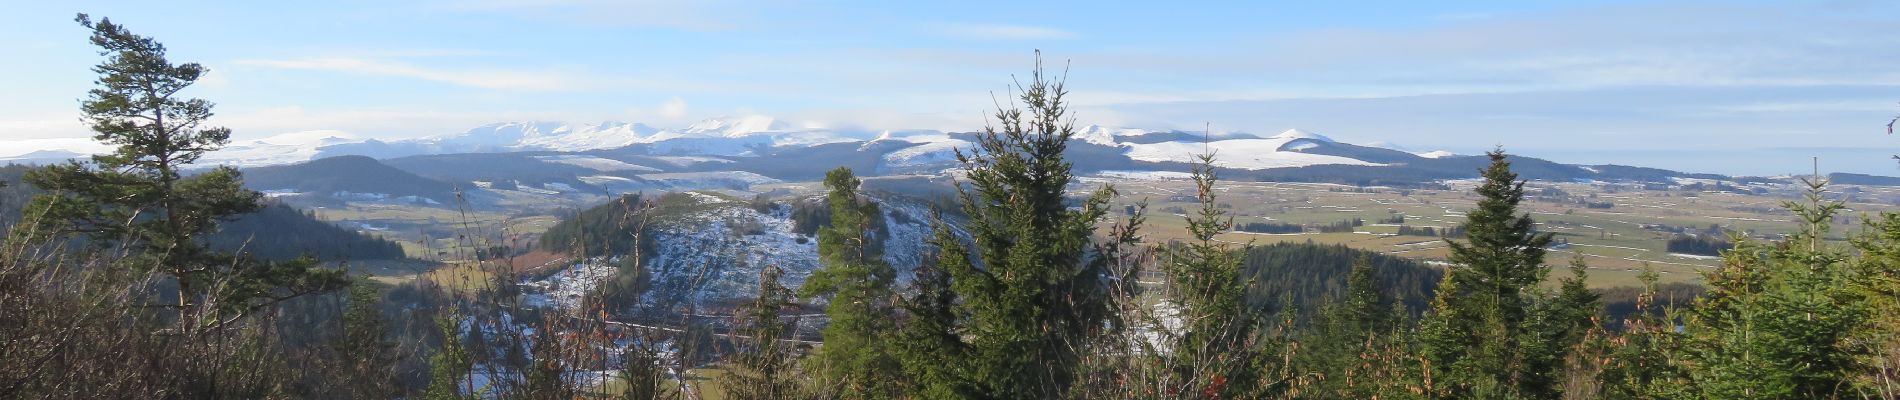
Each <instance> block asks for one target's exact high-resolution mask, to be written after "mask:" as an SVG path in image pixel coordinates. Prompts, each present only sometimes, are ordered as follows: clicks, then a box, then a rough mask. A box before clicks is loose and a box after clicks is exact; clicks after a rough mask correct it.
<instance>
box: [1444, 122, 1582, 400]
mask: <svg viewBox="0 0 1900 400" xmlns="http://www.w3.org/2000/svg"><path fill="white" fill-rule="evenodd" d="M1487 155H1488V156H1489V157H1490V158H1491V166H1490V167H1488V168H1486V169H1485V170H1484V171H1483V172H1482V175H1483V176H1484V183H1483V184H1482V185H1480V186H1479V187H1478V189H1477V192H1478V195H1479V196H1480V197H1481V198H1480V199H1479V200H1478V204H1477V206H1476V207H1475V208H1473V209H1472V210H1471V211H1469V212H1468V213H1466V221H1465V224H1464V225H1463V228H1464V230H1465V239H1466V241H1467V242H1465V243H1460V242H1458V241H1451V240H1447V241H1446V242H1447V243H1449V245H1450V247H1451V262H1452V263H1453V264H1456V265H1457V266H1455V267H1452V268H1450V270H1449V271H1447V274H1446V277H1445V281H1446V283H1445V284H1443V285H1440V287H1439V289H1438V290H1439V291H1440V292H1441V295H1440V296H1439V297H1438V299H1439V302H1438V303H1439V304H1436V306H1441V307H1444V308H1445V309H1440V310H1436V311H1435V312H1434V313H1433V316H1432V317H1433V318H1437V319H1438V320H1435V321H1428V324H1429V325H1432V326H1431V329H1433V330H1436V331H1435V332H1431V333H1428V335H1430V336H1432V337H1428V338H1426V339H1427V341H1428V342H1429V345H1428V346H1429V347H1430V348H1431V351H1430V352H1429V353H1428V355H1429V356H1431V357H1433V359H1432V360H1431V362H1432V364H1433V367H1434V368H1437V369H1438V371H1437V372H1438V377H1439V378H1440V379H1441V381H1440V382H1438V384H1439V387H1441V388H1443V389H1445V390H1447V392H1446V393H1447V394H1449V395H1451V396H1454V397H1500V396H1501V397H1539V398H1547V397H1555V390H1557V389H1556V383H1555V381H1553V380H1550V378H1552V377H1554V376H1555V373H1554V371H1549V370H1545V369H1541V368H1546V367H1544V366H1534V365H1531V364H1532V363H1531V362H1530V361H1532V360H1529V359H1528V358H1530V357H1535V356H1538V355H1536V354H1530V353H1531V352H1533V351H1536V350H1531V349H1526V348H1525V347H1524V345H1525V344H1526V342H1527V341H1535V340H1536V337H1535V335H1534V334H1533V332H1530V331H1529V329H1527V328H1528V326H1529V325H1528V324H1527V321H1528V320H1529V319H1530V318H1531V317H1532V315H1531V309H1532V306H1533V302H1535V301H1537V300H1538V297H1539V296H1538V293H1537V291H1536V285H1537V284H1538V283H1539V282H1542V281H1543V280H1544V278H1545V277H1546V276H1548V275H1549V273H1550V267H1548V266H1546V265H1544V253H1545V247H1547V246H1549V245H1550V242H1551V235H1550V234H1548V233H1539V232H1536V231H1535V229H1534V228H1535V225H1534V223H1533V221H1532V220H1531V218H1530V216H1529V215H1528V214H1525V215H1519V214H1518V212H1517V205H1518V203H1519V202H1521V201H1523V199H1524V182H1522V181H1518V180H1517V174H1516V173H1512V172H1511V164H1510V162H1509V161H1507V156H1506V155H1505V154H1504V151H1502V150H1496V151H1492V152H1490V153H1488V154H1487ZM1447 288H1451V289H1449V290H1450V291H1449V292H1448V289H1447ZM1446 292H1448V293H1446ZM1540 350H1541V349H1540Z"/></svg>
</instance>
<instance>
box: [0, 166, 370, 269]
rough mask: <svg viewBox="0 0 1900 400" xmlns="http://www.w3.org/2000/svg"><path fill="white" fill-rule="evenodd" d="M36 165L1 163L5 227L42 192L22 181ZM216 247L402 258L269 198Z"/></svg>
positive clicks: (0, 211)
mask: <svg viewBox="0 0 1900 400" xmlns="http://www.w3.org/2000/svg"><path fill="white" fill-rule="evenodd" d="M32 169H33V167H27V166H20V165H7V166H0V182H6V186H5V187H0V230H4V228H7V227H11V226H13V225H14V224H15V223H18V222H19V221H20V218H21V215H20V214H21V209H22V208H23V207H24V206H25V205H26V203H27V202H29V201H31V200H32V199H33V196H35V195H38V194H40V193H42V192H41V191H40V190H39V189H38V188H35V187H33V185H30V184H27V183H25V182H21V181H20V177H21V175H24V174H25V173H26V171H30V170H32ZM207 240H208V241H209V243H211V245H212V246H213V247H215V248H218V249H220V250H226V251H237V250H239V249H240V248H241V249H242V250H243V251H244V252H246V253H250V254H251V255H253V256H256V257H259V258H263V259H270V260H285V259H290V258H295V257H297V256H300V255H304V254H309V255H312V256H316V257H318V258H319V259H322V260H325V261H331V260H393V259H400V258H403V252H402V246H400V245H397V244H396V243H395V242H391V241H388V240H383V239H381V238H377V237H375V236H371V235H368V234H364V233H360V232H356V231H351V230H348V229H344V228H342V227H338V226H336V225H332V224H330V223H328V222H323V221H320V220H317V219H316V218H315V217H312V216H310V215H308V214H305V213H304V212H303V211H299V210H297V209H295V208H291V207H290V206H286V205H283V204H274V203H273V204H270V205H269V206H266V207H264V209H262V210H259V211H258V212H256V213H252V214H249V215H245V216H242V217H239V218H237V219H235V220H232V221H228V222H225V223H224V224H223V226H222V227H221V229H220V230H219V231H218V232H217V233H215V234H212V235H211V236H210V237H208V238H207Z"/></svg>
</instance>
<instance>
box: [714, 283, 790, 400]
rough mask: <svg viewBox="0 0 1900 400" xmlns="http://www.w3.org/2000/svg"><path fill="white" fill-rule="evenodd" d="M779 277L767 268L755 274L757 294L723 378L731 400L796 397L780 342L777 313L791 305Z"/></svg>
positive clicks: (785, 351) (787, 355)
mask: <svg viewBox="0 0 1900 400" xmlns="http://www.w3.org/2000/svg"><path fill="white" fill-rule="evenodd" d="M781 274H784V271H782V270H780V269H779V268H778V267H775V266H771V265H767V266H765V268H763V269H762V270H761V271H760V272H759V295H758V297H756V298H754V299H753V301H752V304H750V305H749V306H748V307H746V312H747V315H746V318H745V320H744V321H742V322H743V323H744V328H743V336H744V337H743V338H738V339H737V341H738V343H735V345H736V346H738V349H737V353H736V354H734V355H733V358H734V359H733V362H732V366H733V368H732V369H731V370H730V372H731V374H729V375H727V377H729V378H730V380H731V381H730V383H727V384H726V385H725V387H726V392H727V394H728V395H730V397H732V398H736V399H757V400H765V399H786V398H794V397H795V396H796V395H797V394H798V393H797V385H796V383H797V381H796V380H794V377H793V372H794V371H793V370H792V358H791V354H790V352H789V350H790V349H788V348H786V346H785V345H784V343H781V341H780V340H781V339H782V338H783V337H784V336H785V334H786V333H787V332H786V328H787V327H786V326H785V322H784V321H782V320H780V318H779V310H780V309H782V308H784V307H785V306H787V305H790V304H791V302H792V293H791V291H790V290H789V289H786V288H785V286H784V285H782V284H780V283H779V276H780V275H781Z"/></svg>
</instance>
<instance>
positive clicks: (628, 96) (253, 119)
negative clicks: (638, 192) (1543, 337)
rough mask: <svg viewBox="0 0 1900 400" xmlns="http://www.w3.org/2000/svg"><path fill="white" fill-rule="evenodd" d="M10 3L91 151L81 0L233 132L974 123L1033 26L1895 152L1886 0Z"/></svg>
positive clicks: (1521, 112)
mask: <svg viewBox="0 0 1900 400" xmlns="http://www.w3.org/2000/svg"><path fill="white" fill-rule="evenodd" d="M302 3H304V2H248V1H247V2H196V1H166V2H150V1H129V2H86V1H76V2H17V4H9V5H6V6H5V9H6V10H8V11H7V12H6V13H0V54H6V55H8V56H6V57H0V72H4V75H5V76H6V78H5V79H0V156H8V155H16V154H20V153H25V152H28V151H32V150H38V149H45V148H70V149H84V148H85V146H86V142H87V139H86V138H87V137H88V132H87V130H86V129H85V127H84V126H83V125H81V124H80V123H79V119H78V115H79V112H78V99H79V98H80V97H83V96H84V94H85V92H86V90H88V89H89V88H91V87H92V80H93V79H94V78H95V77H96V76H95V74H93V73H92V72H91V71H90V70H89V68H90V67H91V66H92V65H93V64H96V63H98V62H99V61H100V59H101V58H100V56H99V55H98V53H97V51H96V49H94V48H92V47H91V46H90V45H89V44H88V43H87V41H86V37H87V31H86V30H85V29H84V28H83V27H80V26H79V25H78V24H77V23H75V22H73V16H74V14H75V13H79V12H86V13H89V14H91V15H92V16H93V17H94V18H100V17H106V18H111V19H112V20H113V21H114V22H117V23H120V24H124V25H125V26H127V27H128V28H129V29H131V30H132V31H134V32H136V33H139V34H141V35H146V36H152V37H155V38H157V39H158V40H160V41H161V42H163V43H165V44H166V45H167V47H168V48H169V51H170V52H169V56H170V58H171V59H172V60H173V61H176V62H187V61H188V62H198V63H201V64H203V65H205V66H206V67H208V68H209V69H210V70H211V71H212V72H211V73H210V74H209V75H207V76H206V77H205V78H204V79H202V80H201V81H200V82H198V84H197V85H195V86H194V87H192V88H191V89H189V90H188V91H187V92H186V94H187V95H190V96H194V97H200V98H205V99H208V100H211V101H213V102H216V103H217V104H218V107H217V109H216V110H217V112H218V116H217V117H216V118H215V119H214V120H213V121H212V122H213V123H216V124H220V125H224V126H228V127H230V128H232V129H233V130H234V132H235V133H234V136H235V137H236V138H238V139H246V138H262V137H269V136H275V135H281V134H290V133H310V132H319V133H325V134H328V133H338V132H340V133H345V134H349V135H354V136H358V137H365V138H383V139H393V138H407V137H419V136H426V135H437V134H449V133H456V132H461V131H465V130H468V129H470V128H473V127H476V126H480V125H485V124H489V123H495V122H506V121H521V120H551V121H564V122H572V123H597V122H602V121H625V122H642V123H647V124H649V125H654V126H660V127H685V126H687V125H689V124H691V123H692V122H694V121H698V120H701V119H705V118H711V117H718V116H733V115H753V114H762V115H769V116H773V117H775V118H779V119H780V120H783V121H788V122H792V123H795V124H799V125H806V126H824V127H835V128H851V129H870V130H880V129H940V130H955V131H965V130H975V129H978V128H980V127H982V126H983V123H984V118H985V116H986V114H988V113H990V112H992V111H993V109H994V107H995V105H996V104H997V103H996V101H1007V100H1008V98H1007V96H1008V88H1009V85H1010V84H1011V82H1012V80H1013V79H1020V78H1023V77H1025V76H1026V74H1027V73H1028V72H1029V71H1030V70H1031V68H1032V67H1033V66H1034V63H1035V51H1037V50H1040V51H1041V52H1042V54H1043V58H1044V63H1045V64H1047V67H1048V68H1049V69H1051V70H1054V71H1063V70H1066V71H1067V83H1068V87H1069V89H1070V91H1071V94H1070V99H1071V100H1073V101H1074V102H1075V117H1076V121H1077V123H1078V124H1099V125H1105V126H1115V127H1130V128H1146V129H1191V130H1198V129H1200V128H1202V127H1203V126H1209V125H1211V126H1212V129H1214V130H1216V131H1244V132H1255V133H1263V134H1272V133H1276V132H1279V131H1282V130H1285V129H1289V128H1299V129H1302V130H1306V131H1311V132H1317V133H1321V134H1325V135H1327V136H1329V137H1332V138H1333V139H1335V140H1339V141H1343V142H1349V143H1362V144H1363V143H1371V142H1384V143H1389V144H1393V145H1397V146H1401V147H1403V148H1407V149H1411V150H1414V151H1428V150H1449V151H1452V152H1456V153H1462V154H1476V153H1479V152H1483V151H1485V150H1488V149H1492V148H1494V147H1498V146H1502V147H1503V148H1505V149H1506V150H1509V151H1511V152H1513V153H1518V154H1525V155H1530V156H1536V157H1541V158H1546V159H1551V160H1554V161H1559V162H1567V163H1579V164H1626V165H1640V166H1650V167H1660V168H1669V169H1676V170H1683V171H1691V172H1715V173H1726V174H1746V175H1776V174H1789V173H1805V172H1807V171H1808V170H1809V168H1810V165H1811V157H1820V163H1821V167H1822V169H1823V170H1826V171H1844V172H1858V173H1869V174H1880V175H1890V176H1900V163H1896V161H1895V160H1894V159H1893V158H1892V157H1891V156H1892V155H1893V154H1900V136H1895V135H1889V134H1887V131H1886V127H1885V125H1886V123H1887V121H1888V120H1890V119H1892V118H1893V117H1894V116H1895V115H1896V114H1900V34H1896V33H1900V32H1896V31H1897V30H1900V29H1896V28H1895V27H1894V26H1895V25H1894V24H1893V21H1895V20H1896V19H1900V4H1896V2H1880V1H1819V2H1766V1H1723V2H1673V1H1670V2H1654V1H1588V2H1586V1H1455V2H1421V1H1329V2H1279V1H1236V2H1099V1H1089V2H1053V1H1052V2H1014V1H1012V2H1003V1H994V2H992V1H957V2H942V3H934V4H931V3H926V2H804V1H766V2H750V1H726V0H710V1H693V2H670V1H643V0H622V1H596V0H548V1H531V0H489V1H470V2H446V1H353V0H341V1H329V2H310V3H313V4H302Z"/></svg>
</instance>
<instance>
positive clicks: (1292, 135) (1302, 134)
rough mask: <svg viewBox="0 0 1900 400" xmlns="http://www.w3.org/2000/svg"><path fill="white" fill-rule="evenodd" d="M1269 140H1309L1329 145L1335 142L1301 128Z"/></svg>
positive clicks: (1289, 130)
mask: <svg viewBox="0 0 1900 400" xmlns="http://www.w3.org/2000/svg"><path fill="white" fill-rule="evenodd" d="M1268 139H1281V140H1288V141H1291V140H1295V139H1308V140H1318V141H1322V142H1328V143H1331V142H1332V141H1333V138H1329V137H1326V136H1322V135H1320V134H1317V133H1312V132H1307V131H1303V130H1300V129H1299V128H1293V129H1288V130H1286V131H1285V132H1280V134H1278V135H1273V137H1270V138H1268Z"/></svg>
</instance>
